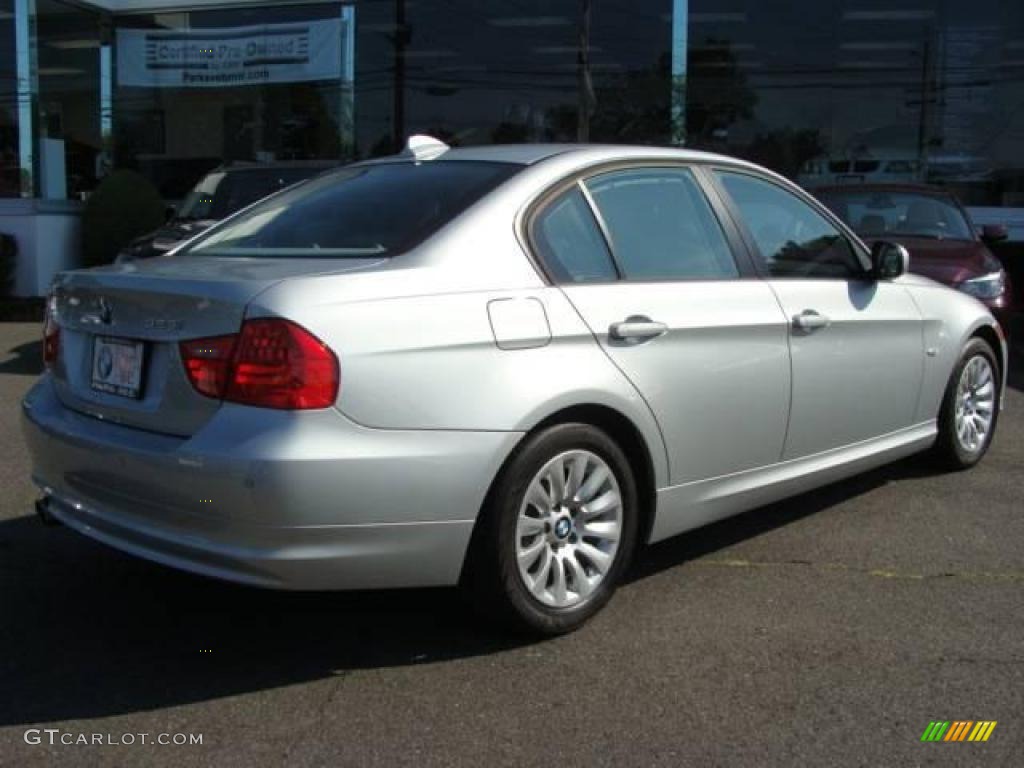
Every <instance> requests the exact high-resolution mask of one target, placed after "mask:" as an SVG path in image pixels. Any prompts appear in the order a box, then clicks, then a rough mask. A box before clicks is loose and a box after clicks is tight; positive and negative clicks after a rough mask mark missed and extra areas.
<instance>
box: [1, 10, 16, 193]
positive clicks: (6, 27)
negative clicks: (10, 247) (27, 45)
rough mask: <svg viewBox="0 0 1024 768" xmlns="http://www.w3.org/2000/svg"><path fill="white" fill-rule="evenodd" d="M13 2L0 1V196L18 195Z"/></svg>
mask: <svg viewBox="0 0 1024 768" xmlns="http://www.w3.org/2000/svg"><path fill="white" fill-rule="evenodd" d="M15 41H16V36H15V28H14V1H13V0H3V1H2V2H0V197H18V196H19V195H20V194H21V163H20V159H19V156H18V64H17V53H16V42H15Z"/></svg>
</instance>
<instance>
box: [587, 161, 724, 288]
mask: <svg viewBox="0 0 1024 768" xmlns="http://www.w3.org/2000/svg"><path fill="white" fill-rule="evenodd" d="M586 186H587V189H588V190H589V191H590V194H591V196H592V197H593V199H594V204H595V205H596V206H597V209H598V211H600V213H601V217H602V218H603V219H604V221H605V224H606V225H607V227H608V234H609V237H610V239H611V241H612V249H613V251H614V254H615V259H616V261H617V263H618V265H619V268H620V269H621V270H622V273H623V277H624V278H626V279H627V280H687V279H726V278H734V277H737V276H738V275H739V271H738V270H737V268H736V262H735V261H734V260H733V256H732V251H731V249H730V248H729V243H728V241H727V240H726V238H725V233H724V232H723V231H722V227H721V225H720V224H719V222H718V219H717V218H715V214H714V212H713V211H712V209H711V205H710V204H709V203H708V201H707V198H705V197H704V193H703V192H702V191H701V189H700V187H699V186H698V184H697V181H696V180H695V179H694V177H693V174H692V173H691V172H690V171H688V170H686V169H684V168H635V169H631V170H627V171H613V172H611V173H605V174H602V175H600V176H595V177H593V178H591V179H589V180H588V181H587V182H586Z"/></svg>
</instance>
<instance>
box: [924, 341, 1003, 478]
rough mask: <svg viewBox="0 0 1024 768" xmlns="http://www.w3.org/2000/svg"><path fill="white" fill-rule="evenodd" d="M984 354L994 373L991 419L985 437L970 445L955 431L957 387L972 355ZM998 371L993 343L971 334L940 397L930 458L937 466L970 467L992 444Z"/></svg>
mask: <svg viewBox="0 0 1024 768" xmlns="http://www.w3.org/2000/svg"><path fill="white" fill-rule="evenodd" d="M979 355H980V356H981V357H984V358H985V359H986V360H987V361H988V364H989V366H990V367H991V370H992V373H993V381H992V386H993V389H994V399H993V412H992V423H991V426H990V427H989V430H988V434H986V435H985V438H984V440H982V441H981V443H980V444H979V445H978V446H977V447H976V448H974V449H973V450H971V449H969V448H968V447H967V446H965V445H964V444H963V442H962V441H961V440H960V438H959V437H958V435H957V429H956V408H957V402H956V401H957V387H958V385H959V382H960V378H961V376H962V375H963V372H964V369H965V368H966V367H967V365H968V364H969V363H970V362H971V360H972V359H974V358H976V357H978V356H979ZM1001 376H1002V374H1001V372H1000V366H999V361H998V359H997V358H996V355H995V352H993V351H992V347H991V346H989V344H988V342H986V341H985V340H984V339H979V338H973V339H971V340H970V341H969V342H968V343H967V345H966V346H965V347H964V349H963V352H961V354H960V359H959V360H958V361H957V364H956V366H954V368H953V373H952V374H951V375H950V377H949V382H948V384H947V385H946V393H945V395H944V396H943V399H942V408H941V409H940V410H939V424H938V428H939V434H938V437H937V438H936V440H935V446H934V448H933V449H932V455H933V458H934V459H935V460H936V462H937V463H938V464H939V466H941V467H943V468H945V469H950V470H961V469H969V468H970V467H973V466H974V465H975V464H977V463H978V462H979V461H981V459H982V457H983V456H984V455H985V453H986V452H987V451H988V448H989V446H990V445H991V444H992V438H993V436H994V435H995V433H996V425H997V423H998V421H999V406H1000V399H999V398H1000V395H1001V394H1002V388H1001Z"/></svg>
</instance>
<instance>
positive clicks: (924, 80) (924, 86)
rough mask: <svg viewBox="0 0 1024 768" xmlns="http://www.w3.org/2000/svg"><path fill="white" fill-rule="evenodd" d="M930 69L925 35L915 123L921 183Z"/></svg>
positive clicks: (924, 170) (925, 171)
mask: <svg viewBox="0 0 1024 768" xmlns="http://www.w3.org/2000/svg"><path fill="white" fill-rule="evenodd" d="M930 67H931V41H930V40H929V39H928V37H927V35H926V36H925V39H924V46H923V47H922V49H921V109H920V111H919V112H918V123H917V167H918V173H919V174H920V180H921V181H925V180H927V178H928V167H927V165H928V104H929V102H930V101H931V98H932V95H931V93H930V91H931V88H930V87H929V85H930V83H929V81H928V75H929V69H930Z"/></svg>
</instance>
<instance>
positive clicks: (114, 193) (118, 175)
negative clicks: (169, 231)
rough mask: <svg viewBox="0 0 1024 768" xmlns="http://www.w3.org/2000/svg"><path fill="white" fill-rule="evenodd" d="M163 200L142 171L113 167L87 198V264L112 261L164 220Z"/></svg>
mask: <svg viewBox="0 0 1024 768" xmlns="http://www.w3.org/2000/svg"><path fill="white" fill-rule="evenodd" d="M165 210H166V208H165V206H164V201H163V200H162V199H161V198H160V193H159V192H158V191H157V189H156V187H155V186H153V184H152V183H151V182H150V181H149V180H148V179H146V178H145V177H144V176H143V175H142V174H140V173H137V172H135V171H130V170H127V169H121V170H116V171H113V172H112V173H111V174H109V175H108V176H107V177H106V178H104V179H103V181H101V182H100V184H99V186H98V187H96V191H95V192H93V193H92V194H91V195H90V196H89V199H88V200H86V202H85V210H84V211H83V212H82V254H83V257H84V261H85V266H87V267H94V266H97V265H99V264H109V263H110V262H111V261H113V260H114V257H115V256H117V252H118V251H120V250H121V249H122V248H124V247H125V246H126V245H128V243H130V242H131V241H132V240H134V239H135V238H136V237H139V236H140V235H144V234H146V233H147V232H151V231H152V230H154V229H156V228H157V227H159V226H160V225H161V224H163V223H164V217H165V214H164V211H165Z"/></svg>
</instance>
